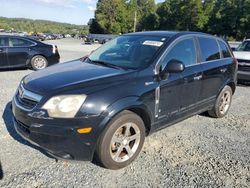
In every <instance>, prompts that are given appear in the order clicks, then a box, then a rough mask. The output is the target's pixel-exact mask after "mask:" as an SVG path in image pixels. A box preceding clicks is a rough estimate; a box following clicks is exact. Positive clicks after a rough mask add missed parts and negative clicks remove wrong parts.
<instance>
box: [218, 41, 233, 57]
mask: <svg viewBox="0 0 250 188" xmlns="http://www.w3.org/2000/svg"><path fill="white" fill-rule="evenodd" d="M218 42H219V45H220V51H221V54H222V55H223V58H227V57H231V53H230V51H229V49H228V46H227V45H226V44H225V42H222V41H220V40H219V41H218Z"/></svg>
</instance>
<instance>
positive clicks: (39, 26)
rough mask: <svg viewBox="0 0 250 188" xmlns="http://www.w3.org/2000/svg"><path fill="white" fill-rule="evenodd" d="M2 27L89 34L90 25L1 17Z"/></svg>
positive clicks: (35, 31) (23, 30)
mask: <svg viewBox="0 0 250 188" xmlns="http://www.w3.org/2000/svg"><path fill="white" fill-rule="evenodd" d="M0 29H3V30H6V31H9V30H15V31H19V32H28V33H30V32H33V33H58V34H77V33H80V34H87V33H88V26H84V25H83V26H80V25H73V24H68V23H60V22H53V21H46V20H32V19H24V18H4V17H0Z"/></svg>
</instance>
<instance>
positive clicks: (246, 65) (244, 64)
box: [238, 59, 250, 71]
mask: <svg viewBox="0 0 250 188" xmlns="http://www.w3.org/2000/svg"><path fill="white" fill-rule="evenodd" d="M238 62H239V64H238V67H239V71H250V60H243V59H238Z"/></svg>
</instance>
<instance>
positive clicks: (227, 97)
mask: <svg viewBox="0 0 250 188" xmlns="http://www.w3.org/2000/svg"><path fill="white" fill-rule="evenodd" d="M232 95H233V94H232V89H231V87H230V86H225V87H224V88H223V89H222V91H221V92H220V94H219V96H218V98H217V99H216V103H215V106H214V107H213V109H212V110H209V111H208V114H209V115H210V116H212V117H215V118H222V117H224V116H225V115H227V113H228V111H229V108H230V106H231V102H232Z"/></svg>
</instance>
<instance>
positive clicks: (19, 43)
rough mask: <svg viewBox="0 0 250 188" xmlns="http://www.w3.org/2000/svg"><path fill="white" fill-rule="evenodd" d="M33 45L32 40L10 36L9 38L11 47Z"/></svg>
mask: <svg viewBox="0 0 250 188" xmlns="http://www.w3.org/2000/svg"><path fill="white" fill-rule="evenodd" d="M31 45H33V43H32V42H30V41H28V40H25V39H19V38H10V39H9V46H10V47H27V46H31Z"/></svg>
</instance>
